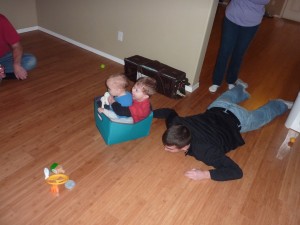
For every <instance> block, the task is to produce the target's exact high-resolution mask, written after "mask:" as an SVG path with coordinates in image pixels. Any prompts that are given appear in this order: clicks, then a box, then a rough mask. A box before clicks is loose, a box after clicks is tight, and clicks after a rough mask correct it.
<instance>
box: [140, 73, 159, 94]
mask: <svg viewBox="0 0 300 225" xmlns="http://www.w3.org/2000/svg"><path fill="white" fill-rule="evenodd" d="M135 84H136V85H137V86H140V87H142V90H143V92H144V93H145V94H146V95H148V96H151V95H154V94H155V93H156V80H154V79H153V78H151V77H140V78H139V79H138V80H137V81H136V83H135Z"/></svg>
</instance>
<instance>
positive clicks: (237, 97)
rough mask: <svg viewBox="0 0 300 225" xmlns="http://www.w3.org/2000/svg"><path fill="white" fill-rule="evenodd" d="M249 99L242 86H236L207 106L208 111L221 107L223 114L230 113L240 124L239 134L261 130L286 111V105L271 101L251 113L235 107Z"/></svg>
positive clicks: (278, 101)
mask: <svg viewBox="0 0 300 225" xmlns="http://www.w3.org/2000/svg"><path fill="white" fill-rule="evenodd" d="M249 97H250V95H249V93H248V92H246V91H245V88H244V87H243V86H242V85H236V86H235V87H234V88H232V89H230V90H228V91H226V92H224V93H223V94H222V95H221V96H220V97H218V98H217V99H216V100H215V101H214V102H213V103H212V104H210V105H209V106H208V109H210V108H213V107H221V108H224V109H225V112H226V110H229V111H230V112H232V113H233V114H234V115H235V116H236V117H237V118H238V119H239V121H240V123H241V133H244V132H248V131H251V130H257V129H259V128H261V127H262V126H264V125H266V124H267V123H269V122H270V121H272V120H273V119H274V118H275V117H277V116H279V115H281V114H283V113H284V112H285V111H287V109H288V107H287V105H286V104H285V103H284V102H282V101H280V100H271V101H269V102H268V103H267V104H265V105H263V106H261V107H260V108H258V109H256V110H252V111H249V110H247V109H245V108H243V107H241V106H239V105H237V104H238V103H240V102H242V101H244V100H246V99H248V98H249Z"/></svg>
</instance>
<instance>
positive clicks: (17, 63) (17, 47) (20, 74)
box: [11, 42, 27, 80]
mask: <svg viewBox="0 0 300 225" xmlns="http://www.w3.org/2000/svg"><path fill="white" fill-rule="evenodd" d="M11 47H12V52H13V58H14V63H13V67H14V74H15V76H16V78H17V79H19V80H24V79H26V78H27V71H26V70H25V69H24V68H23V67H22V65H21V60H22V55H23V48H22V45H21V43H20V42H17V43H15V44H13V45H12V46H11Z"/></svg>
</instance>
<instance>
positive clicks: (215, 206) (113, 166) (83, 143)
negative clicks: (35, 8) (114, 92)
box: [0, 8, 300, 225]
mask: <svg viewBox="0 0 300 225" xmlns="http://www.w3.org/2000/svg"><path fill="white" fill-rule="evenodd" d="M222 10H223V9H222V8H219V9H218V13H217V16H216V20H215V24H214V28H213V32H212V35H211V39H210V42H209V46H208V51H207V54H206V58H205V61H204V66H203V70H202V72H201V76H200V87H199V88H198V89H197V90H196V91H195V92H193V93H192V94H188V96H186V97H185V98H183V99H180V100H174V99H170V98H167V97H165V96H162V95H160V94H156V95H154V96H153V98H152V99H151V101H152V104H153V107H154V108H160V107H172V108H175V109H176V110H177V111H178V112H179V113H180V114H181V115H191V114H194V113H199V112H202V111H204V110H205V108H206V107H207V105H208V104H209V103H211V101H213V100H214V99H215V98H216V97H218V96H219V94H221V92H222V91H224V90H225V89H226V87H225V85H223V86H222V87H221V88H220V91H219V92H218V93H216V94H210V93H209V92H208V87H209V85H210V80H211V74H212V70H213V66H214V62H215V58H216V54H217V51H218V43H219V37H220V26H221V25H220V24H221V22H220V21H221V19H222V17H223V11H222ZM21 36H22V39H23V45H24V49H25V50H26V51H28V52H32V53H34V54H35V55H36V56H37V58H38V66H37V68H36V69H35V70H33V71H32V72H30V77H29V78H28V79H27V80H25V81H15V80H4V81H2V83H1V85H0V99H1V103H0V104H1V111H0V117H1V120H0V143H1V145H0V146H1V147H0V169H1V171H2V173H1V175H0V202H1V205H0V224H1V225H2V224H3V225H19V224H20V225H26V224H30V225H37V224H38V225H44V224H51V225H56V224H57V225H68V224H72V225H76V224H84V225H87V224H88V225H92V224H101V225H104V224H108V225H116V224H126V225H127V224H134V225H137V224H138V225H140V224H143V225H146V224H149V225H150V224H151V225H154V224H157V225H161V224H164V225H165V224H169V225H175V224H176V225H177V224H178V225H179V224H180V225H181V224H184V225H190V224H197V225H199V224H201V225H202V224H205V225H216V224H224V225H248V224H249V225H250V224H251V225H252V224H263V225H298V224H300V214H299V206H300V199H299V198H300V192H299V191H300V179H299V173H300V151H299V150H300V141H299V138H298V139H297V140H296V143H295V145H294V146H293V149H292V150H291V151H290V152H289V153H288V154H287V155H286V156H285V157H284V158H283V159H282V160H279V159H277V158H276V154H277V152H278V149H279V147H280V145H281V143H282V142H283V141H284V139H285V137H286V135H287V132H288V129H286V128H285V126H284V122H285V120H286V118H287V116H288V113H286V114H284V115H282V116H280V117H278V118H277V119H275V120H274V121H273V122H272V123H270V124H269V125H267V126H265V127H263V128H262V129H260V130H257V131H253V132H250V133H247V134H245V135H244V136H243V137H244V139H245V142H246V145H244V146H242V147H240V148H239V149H238V150H236V151H232V152H231V153H229V156H230V157H231V158H232V159H234V160H235V161H236V162H237V163H238V164H239V165H240V166H241V168H242V169H243V171H244V177H243V178H242V179H240V180H236V181H230V182H214V181H203V182H195V181H192V180H189V179H187V178H185V176H184V175H183V174H184V172H185V171H186V170H189V169H191V168H194V167H196V168H203V169H204V168H209V167H208V166H206V165H204V164H203V163H201V162H199V161H196V160H195V159H194V158H191V157H184V156H183V155H182V154H180V153H179V154H171V153H167V152H165V151H163V146H162V144H161V135H162V133H163V131H164V129H165V126H164V121H162V120H154V121H153V124H152V128H151V132H150V135H149V136H148V137H146V138H142V139H138V140H135V141H130V142H127V143H122V144H118V145H112V146H106V145H105V143H104V141H103V139H102V137H101V136H100V134H99V132H98V130H97V129H96V127H95V123H94V118H93V98H94V97H95V96H98V95H101V94H103V93H104V92H105V89H106V88H105V85H104V83H105V79H106V78H107V77H108V76H109V75H110V74H113V73H117V72H123V66H122V65H120V64H117V63H115V62H112V61H110V60H108V59H105V58H103V57H100V56H97V55H95V54H93V53H90V52H87V51H85V50H82V49H80V48H78V47H76V46H73V45H71V44H68V43H66V42H64V41H61V40H59V39H56V38H55V37H51V36H49V35H47V34H45V33H43V32H40V31H33V32H29V33H24V34H22V35H21ZM299 40H300V24H299V23H294V22H291V21H287V20H280V19H269V18H267V19H265V20H264V22H263V24H262V26H261V28H260V30H259V32H258V33H257V35H256V37H255V39H254V41H253V43H252V45H251V46H250V48H249V50H248V52H247V55H246V56H245V60H244V64H243V67H242V69H241V73H240V77H241V78H242V79H243V80H245V81H246V82H248V83H249V88H248V90H249V92H250V93H251V96H252V97H251V99H249V100H247V101H246V102H244V103H243V106H245V107H247V108H249V109H253V108H256V107H258V106H260V105H262V104H264V103H265V102H266V101H267V100H268V99H272V98H284V99H287V100H291V101H293V100H294V99H295V98H296V96H297V93H298V91H299V90H300V76H299V72H300V63H299V59H300V45H299ZM101 63H104V64H105V65H106V67H105V69H100V64H101ZM54 162H58V163H60V164H62V165H63V166H64V168H65V170H66V174H67V175H69V176H70V179H72V180H74V181H75V182H76V186H75V188H74V189H73V190H71V191H69V190H67V189H64V188H61V191H60V196H58V197H55V196H53V195H52V194H51V193H50V186H49V185H48V184H47V183H46V182H45V180H44V173H43V170H44V168H45V167H49V166H50V165H51V164H52V163H54Z"/></svg>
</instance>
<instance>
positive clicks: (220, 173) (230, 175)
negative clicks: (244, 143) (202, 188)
mask: <svg viewBox="0 0 300 225" xmlns="http://www.w3.org/2000/svg"><path fill="white" fill-rule="evenodd" d="M207 165H210V166H213V167H214V168H215V169H212V170H209V172H210V176H211V179H212V180H216V181H227V180H236V179H240V178H242V177H243V171H242V169H241V168H240V167H239V166H238V165H237V164H236V163H235V162H234V161H233V160H232V159H231V158H229V157H228V156H226V155H224V156H222V157H220V158H216V159H214V160H212V161H211V163H207Z"/></svg>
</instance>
